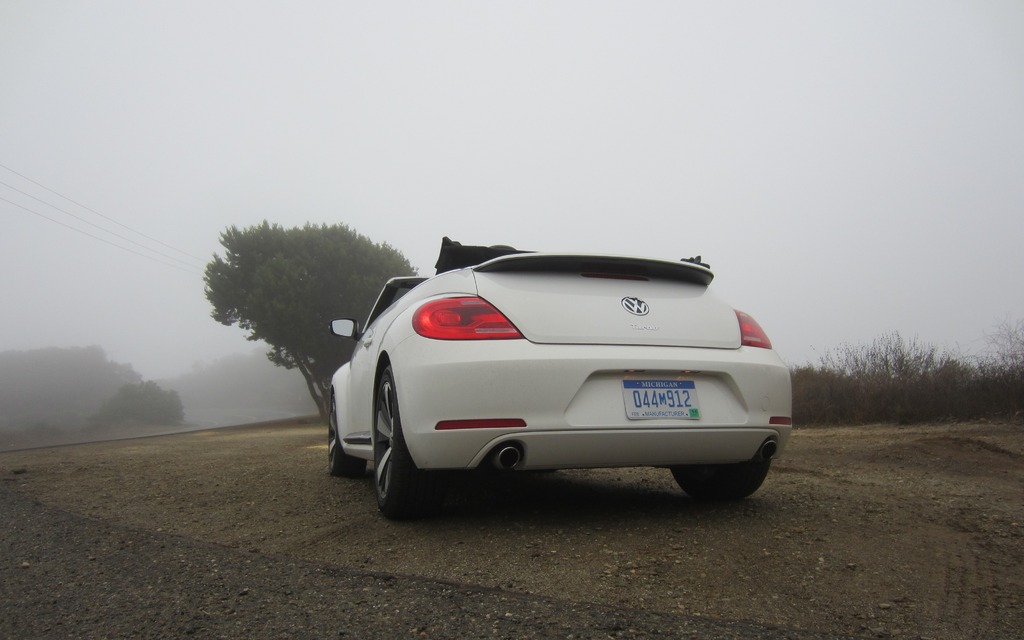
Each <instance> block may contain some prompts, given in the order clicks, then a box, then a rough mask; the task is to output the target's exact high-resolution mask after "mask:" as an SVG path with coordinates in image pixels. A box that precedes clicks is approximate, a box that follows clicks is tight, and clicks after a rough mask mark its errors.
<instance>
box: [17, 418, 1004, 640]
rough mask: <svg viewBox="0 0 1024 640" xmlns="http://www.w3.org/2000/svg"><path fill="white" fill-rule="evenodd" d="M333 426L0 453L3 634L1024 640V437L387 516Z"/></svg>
mask: <svg viewBox="0 0 1024 640" xmlns="http://www.w3.org/2000/svg"><path fill="white" fill-rule="evenodd" d="M324 440H325V429H324V428H322V427H319V426H308V425H305V426H304V425H276V426H261V427H252V428H242V429H238V428H236V429H219V430H213V431H201V432H194V433H189V434H180V435H173V436H162V437H156V438H145V439H139V440H129V441H120V442H110V443H96V444H88V445H77V446H70V447H53V448H48V449H37V450H30V451H19V452H8V453H4V454H0V478H2V479H3V482H2V483H0V508H2V510H3V511H2V512H3V514H4V518H3V519H2V520H3V525H2V526H0V548H2V549H3V553H2V558H3V563H4V565H3V566H4V568H3V575H4V579H3V581H2V582H0V585H2V586H0V614H2V615H0V636H2V637H19V638H20V637H47V636H59V637H129V636H138V637H169V636H174V637H179V636H183V635H195V636H197V637H253V636H260V637H285V636H288V637H354V638H364V637H406V636H409V637H422V638H458V637H507V638H513V637H516V638H519V637H570V636H575V637H578V638H606V637H610V638H616V637H624V638H625V637H651V636H655V635H659V636H668V637H694V638H697V637H700V638H825V637H842V636H844V635H845V636H859V637H906V638H934V639H937V640H938V639H946V638H949V639H952V638H1012V637H1024V636H1022V632H1021V631H1020V630H1021V629H1024V576H1022V575H1021V571H1020V567H1021V566H1022V564H1024V544H1022V539H1024V500H1022V496H1024V491H1022V489H1024V473H1022V471H1024V428H1021V427H1020V426H1012V425H990V424H971V425H952V426H948V425H947V426H927V427H912V428H911V427H894V426H885V425H876V426H871V427H858V428H852V427H851V428H830V429H799V430H798V431H797V432H796V433H795V435H794V438H793V440H792V442H791V447H790V449H789V450H788V451H787V455H786V457H784V458H782V459H780V460H778V461H777V462H776V464H775V465H774V467H773V470H772V472H771V473H770V474H769V477H768V480H767V482H766V484H765V486H764V487H762V489H761V491H760V492H758V493H757V494H755V495H754V496H753V497H752V498H750V499H748V500H745V501H742V502H739V503H733V504H702V503H697V502H694V501H692V500H689V499H687V498H686V497H685V496H683V494H682V493H681V492H680V491H679V490H678V489H677V488H676V487H675V486H674V483H673V482H672V480H671V477H670V476H669V474H668V472H667V471H664V470H658V469H627V470H587V471H571V472H565V471H563V472H557V473H545V474H527V473H510V474H489V475H483V474H474V475H471V476H467V477H466V478H464V479H463V481H461V482H459V483H458V484H457V485H456V486H455V487H454V488H453V491H452V494H451V495H450V499H449V502H448V505H447V507H446V509H445V511H444V513H443V514H442V515H440V516H438V517H436V518H432V519H429V520H421V521H415V522H401V523H394V522H389V521H386V520H384V519H383V518H381V517H380V516H379V514H378V513H377V512H376V505H375V503H374V501H373V496H372V490H371V486H370V480H369V478H365V479H362V480H355V481H353V480H343V479H336V478H331V477H329V476H328V475H327V474H326V464H325V458H326V451H325V445H324Z"/></svg>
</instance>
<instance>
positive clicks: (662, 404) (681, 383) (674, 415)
mask: <svg viewBox="0 0 1024 640" xmlns="http://www.w3.org/2000/svg"><path fill="white" fill-rule="evenodd" d="M622 403H623V404H624V405H625V406H626V417H627V418H629V419H630V420H656V419H659V418H669V419H673V420H700V407H698V405H697V385H696V384H695V383H694V382H693V381H692V380H623V381H622Z"/></svg>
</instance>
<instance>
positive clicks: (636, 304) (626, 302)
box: [622, 298, 651, 316]
mask: <svg viewBox="0 0 1024 640" xmlns="http://www.w3.org/2000/svg"><path fill="white" fill-rule="evenodd" d="M622 308H623V309H625V310H626V311H628V312H630V313H632V314H633V315H634V316H646V315H647V312H649V311H650V310H651V308H650V307H648V306H647V303H646V302H644V301H643V300H641V299H640V298H623V299H622Z"/></svg>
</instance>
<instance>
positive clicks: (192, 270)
mask: <svg viewBox="0 0 1024 640" xmlns="http://www.w3.org/2000/svg"><path fill="white" fill-rule="evenodd" d="M0 200H3V201H4V202H7V203H9V204H13V205H14V206H16V207H18V208H19V209H24V210H25V211H28V212H29V213H31V214H34V215H37V216H39V217H40V218H44V219H46V220H49V221H50V222H53V223H55V224H59V225H60V226H62V227H67V228H68V229H71V230H72V231H75V232H77V233H81V234H82V235H85V236H89V237H90V238H93V239H94V240H99V241H100V242H105V243H107V244H109V245H110V246H112V247H117V248H118V249H121V250H122V251H127V252H129V253H134V254H135V255H137V256H142V257H143V258H146V259H147V260H152V261H153V262H156V263H157V264H162V265H164V266H165V267H171V268H172V269H178V270H179V271H184V272H186V273H192V274H196V273H198V274H202V273H203V272H202V271H200V270H199V269H197V268H195V267H192V266H186V267H182V266H181V265H177V264H172V263H170V262H164V261H163V260H157V259H156V258H154V257H153V256H151V255H147V254H145V253H140V252H138V251H136V250H134V249H129V248H128V247H124V246H121V245H119V244H117V243H116V242H111V241H110V240H107V239H106V238H101V237H99V236H97V235H93V234H91V233H89V232H88V231H82V230H81V229H79V228H77V227H73V226H71V225H69V224H67V223H65V222H61V221H60V220H57V219H56V218H51V217H50V216H48V215H46V214H43V213H39V212H38V211H35V210H33V209H29V208H28V207H26V206H23V205H20V204H18V203H17V202H14V201H13V200H8V199H7V198H5V197H3V196H0ZM107 233H110V232H109V231H108V232H107ZM119 237H120V236H119ZM160 255H163V254H160Z"/></svg>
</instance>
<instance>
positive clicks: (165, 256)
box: [0, 180, 195, 267]
mask: <svg viewBox="0 0 1024 640" xmlns="http://www.w3.org/2000/svg"><path fill="white" fill-rule="evenodd" d="M0 184H2V185H4V186H5V187H7V188H8V189H10V190H12V191H17V192H18V193H20V194H21V195H23V196H27V197H29V198H32V199H33V200H35V201H36V202H39V203H41V204H45V205H46V206H48V207H50V208H52V209H56V210H57V211H60V212H61V213H63V214H65V215H69V216H71V217H72V218H74V219H75V220H78V221H80V222H84V223H85V224H87V225H89V226H91V227H95V228H96V229H99V230H100V231H102V232H104V233H109V234H110V235H112V236H114V237H115V238H120V239H121V240H124V241H125V242H130V243H132V244H134V245H135V246H137V247H141V248H142V249H145V250H146V251H151V252H152V253H155V254H156V255H158V256H160V257H161V258H167V259H168V260H173V261H175V262H178V263H180V264H183V265H186V266H188V267H194V266H195V265H194V264H191V263H188V262H185V261H184V260H182V259H180V258H175V257H174V256H169V255H167V254H166V253H162V252H160V251H157V250H156V249H153V248H151V247H147V246H146V245H144V244H142V243H140V242H136V241H135V240H132V239H131V238H128V237H125V236H123V235H121V234H119V233H115V232H113V231H111V230H109V229H105V228H103V227H101V226H100V225H98V224H96V223H95V222H92V221H90V220H86V219H85V218H83V217H81V216H78V215H75V214H73V213H71V212H70V211H67V210H66V209H61V208H60V207H58V206H57V205H54V204H50V203H49V202H46V201H45V200H41V199H39V198H37V197H35V196H34V195H32V194H31V193H26V192H24V191H22V190H21V189H18V188H17V187H15V186H13V185H10V184H8V183H6V182H4V181H3V180H0ZM7 202H11V201H10V200H7ZM11 204H14V203H13V202H12V203H11ZM16 206H18V205H16ZM22 208H24V207H22ZM27 211H30V212H32V213H35V212H34V211H31V209H28V210H27ZM47 219H50V218H47ZM65 226H67V225H65ZM70 228H72V229H74V227H70ZM93 237H95V236H93ZM160 244H163V243H160ZM186 255H188V254H186Z"/></svg>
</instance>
